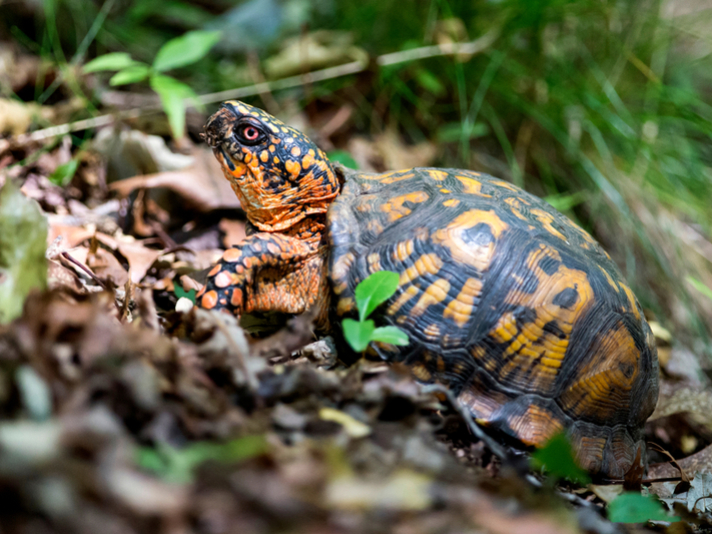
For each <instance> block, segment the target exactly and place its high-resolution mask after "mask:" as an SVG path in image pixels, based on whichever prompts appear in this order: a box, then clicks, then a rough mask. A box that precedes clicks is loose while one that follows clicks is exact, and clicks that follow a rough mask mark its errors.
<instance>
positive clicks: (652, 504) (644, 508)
mask: <svg viewBox="0 0 712 534" xmlns="http://www.w3.org/2000/svg"><path fill="white" fill-rule="evenodd" d="M608 519H609V520H610V521H611V522H613V523H645V522H647V521H669V522H671V523H672V522H675V521H680V518H679V517H674V516H671V515H669V514H668V513H667V512H666V511H665V508H663V505H662V504H661V503H660V501H659V500H657V499H656V498H655V497H654V496H653V495H641V494H640V493H635V492H625V493H621V494H620V495H619V496H618V497H616V498H615V499H614V500H613V501H612V502H611V503H610V504H609V505H608Z"/></svg>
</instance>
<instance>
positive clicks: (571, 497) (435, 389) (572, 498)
mask: <svg viewBox="0 0 712 534" xmlns="http://www.w3.org/2000/svg"><path fill="white" fill-rule="evenodd" d="M422 391H423V392H424V393H441V394H443V395H445V396H446V397H447V400H448V402H449V403H450V404H451V405H452V407H453V408H454V409H455V410H456V411H457V412H458V413H459V414H460V416H461V417H462V418H463V419H464V420H465V423H467V426H468V428H469V429H470V431H471V432H472V433H473V434H474V435H475V437H476V438H477V439H479V440H480V441H482V442H483V443H484V444H485V445H486V446H487V448H489V450H490V451H492V454H494V455H495V456H496V457H497V458H499V459H500V460H501V461H502V463H503V464H505V465H506V464H507V463H510V462H511V457H510V455H509V454H507V451H506V450H505V449H504V447H502V445H500V444H499V443H498V442H497V441H496V440H495V439H493V438H492V437H491V436H490V435H488V434H487V433H486V432H485V431H484V430H482V428H481V427H480V425H478V424H477V422H476V421H475V420H474V419H473V418H472V414H470V412H469V410H468V409H467V408H465V407H464V406H463V405H462V404H460V403H459V402H458V401H457V399H456V398H455V396H454V395H453V393H452V391H450V390H449V389H447V388H446V387H444V386H442V385H440V384H430V385H427V386H423V387H422ZM520 475H521V476H522V478H523V479H524V480H525V481H526V482H527V483H528V484H529V485H531V486H532V487H533V488H536V489H541V488H542V487H543V484H542V483H541V482H540V481H539V480H537V478H536V477H534V475H532V474H531V473H525V474H520ZM556 494H557V495H558V496H559V497H561V498H562V499H564V500H567V501H569V502H570V503H572V504H576V505H579V506H582V507H587V508H592V509H593V510H595V511H596V512H599V509H598V507H597V506H596V505H594V504H593V503H592V502H590V501H587V500H586V499H584V498H582V497H579V496H578V495H576V494H575V493H569V492H566V491H561V490H556Z"/></svg>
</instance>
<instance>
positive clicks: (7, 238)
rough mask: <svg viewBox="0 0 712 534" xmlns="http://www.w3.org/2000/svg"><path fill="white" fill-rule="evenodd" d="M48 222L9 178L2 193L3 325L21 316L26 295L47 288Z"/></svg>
mask: <svg viewBox="0 0 712 534" xmlns="http://www.w3.org/2000/svg"><path fill="white" fill-rule="evenodd" d="M46 249H47V219H46V218H45V216H44V215H43V214H42V210H41V209H40V207H39V205H38V204H37V202H35V201H34V200H31V199H29V198H27V197H26V196H25V195H23V194H22V193H21V192H20V190H19V189H18V188H17V187H16V186H15V185H14V184H13V183H12V181H11V180H10V179H9V178H8V179H6V181H5V185H4V186H3V188H2V189H0V323H7V322H9V321H11V320H12V319H14V318H15V317H18V316H19V315H20V314H21V313H22V306H23V304H24V302H25V297H26V296H27V294H28V293H29V292H30V291H31V290H32V289H35V288H39V289H44V288H45V286H46V285H47V262H46V260H45V250H46Z"/></svg>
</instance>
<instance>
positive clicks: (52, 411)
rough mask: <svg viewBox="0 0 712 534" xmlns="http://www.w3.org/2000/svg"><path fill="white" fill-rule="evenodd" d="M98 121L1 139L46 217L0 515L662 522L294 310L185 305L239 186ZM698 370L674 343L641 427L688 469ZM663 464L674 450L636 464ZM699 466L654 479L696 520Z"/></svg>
mask: <svg viewBox="0 0 712 534" xmlns="http://www.w3.org/2000/svg"><path fill="white" fill-rule="evenodd" d="M107 132H108V131H104V132H103V133H100V135H99V136H98V138H99V141H100V142H97V141H94V142H93V146H91V145H90V146H88V148H86V149H85V151H84V152H83V154H82V156H81V158H80V157H79V156H78V152H77V151H76V150H75V153H74V154H72V152H71V148H72V147H71V145H69V144H67V143H66V142H60V143H58V144H54V145H52V144H48V145H46V146H41V145H38V144H31V143H29V142H27V143H25V144H24V145H12V146H11V147H10V144H11V142H10V141H5V140H0V158H2V157H5V160H3V161H5V163H4V167H3V169H2V170H1V171H0V172H2V176H3V179H4V181H6V182H8V183H9V182H14V183H17V184H18V185H20V186H21V188H22V189H21V190H22V193H24V196H25V197H30V198H32V199H34V201H36V202H37V205H39V207H40V208H41V210H42V212H43V220H45V221H46V224H47V226H48V231H47V235H46V236H43V237H42V247H41V248H42V250H43V254H44V249H45V247H47V252H46V257H47V264H48V269H47V278H48V287H49V289H48V290H47V291H44V292H31V293H30V294H29V296H28V297H27V299H26V301H25V306H24V309H23V311H22V315H21V316H20V317H18V318H17V319H15V321H13V322H11V323H9V324H7V325H4V326H2V327H0V328H1V329H0V410H1V413H2V418H1V419H0V451H2V454H0V487H1V488H2V493H3V496H4V502H5V503H6V504H4V505H0V506H2V507H3V511H2V514H3V527H2V528H3V532H4V531H5V530H7V531H8V532H34V531H36V530H41V531H42V532H47V531H70V532H93V531H98V530H100V529H102V528H105V525H107V524H112V525H114V528H116V529H117V530H118V531H122V532H149V531H150V532H155V531H157V530H158V531H161V532H171V533H172V532H176V533H177V532H201V533H202V532H206V533H213V532H216V533H217V532H265V533H268V532H287V531H289V532H413V533H421V532H438V533H439V532H502V533H505V532H506V533H510V532H515V533H516V532H526V533H527V534H531V533H532V532H542V533H546V532H552V533H554V532H557V533H558V532H596V533H603V532H623V531H625V530H624V527H622V526H621V525H615V524H613V523H610V522H608V520H607V519H606V514H607V513H614V512H615V513H614V516H613V517H612V519H616V517H615V514H616V513H622V514H623V515H622V517H623V519H624V520H625V519H626V518H627V519H628V520H631V518H632V519H635V520H636V521H637V520H640V521H644V520H645V519H657V520H658V521H657V522H656V523H655V525H656V528H658V529H660V528H662V529H665V528H669V529H672V528H674V527H673V526H671V525H675V523H670V521H671V520H672V518H671V517H670V516H667V515H662V511H663V508H661V507H660V504H659V503H658V502H657V501H656V500H655V499H654V497H648V496H642V498H644V500H643V501H632V502H624V500H625V499H621V500H620V501H619V500H618V499H619V493H620V488H621V486H589V487H586V488H577V487H576V486H575V485H571V484H570V483H568V482H565V481H564V480H563V479H564V478H571V473H570V472H569V470H567V469H564V471H563V472H562V473H557V472H556V471H555V470H554V471H552V470H549V469H548V467H547V472H549V475H546V476H545V477H544V478H542V476H541V475H540V474H537V475H536V476H532V475H531V474H527V473H528V472H529V464H528V462H527V461H526V458H523V457H521V456H519V457H517V456H513V455H512V454H511V451H510V450H509V449H508V448H507V447H506V446H502V445H500V446H499V447H497V448H496V449H497V450H499V451H500V452H499V453H498V454H493V453H492V450H494V449H492V447H490V446H488V445H487V444H485V443H483V442H481V441H478V439H477V438H476V437H474V435H473V431H474V430H473V427H472V426H471V424H470V423H471V422H470V423H468V422H467V421H464V420H463V419H462V415H461V414H460V413H459V412H458V410H456V409H455V407H454V406H453V405H452V403H450V402H449V401H448V400H447V398H446V397H444V396H443V394H442V392H438V391H435V390H427V389H423V388H421V387H420V386H418V385H417V384H415V383H414V382H413V380H412V379H411V377H410V375H409V373H408V371H407V369H405V368H402V367H401V366H399V365H393V366H387V365H384V364H383V363H382V362H374V361H368V360H362V361H359V362H356V363H355V364H352V365H346V364H344V363H342V362H340V360H339V359H338V354H337V353H336V351H335V348H334V344H333V342H331V340H330V339H328V338H327V339H323V340H317V339H315V337H314V333H313V329H312V324H311V319H312V318H311V317H310V315H309V314H306V315H304V316H301V317H295V318H292V319H290V320H289V321H287V322H286V326H285V318H283V317H251V318H250V317H247V318H243V320H242V321H241V324H238V323H237V321H236V320H235V319H234V318H232V317H229V316H225V315H220V314H214V313H211V312H207V311H204V310H200V309H196V308H195V307H193V305H192V301H191V299H190V294H191V291H194V290H195V289H198V288H199V287H200V284H201V280H202V279H204V278H203V277H204V273H205V271H206V269H207V268H209V266H210V265H212V264H213V263H214V262H215V261H216V259H217V258H218V257H219V256H220V254H221V253H222V250H223V249H224V248H225V247H226V246H229V245H231V244H234V243H236V242H239V241H240V239H242V237H243V236H244V235H245V221H244V216H243V214H242V212H241V211H240V210H239V204H238V203H237V202H236V200H235V199H234V196H233V195H232V193H231V192H230V191H229V190H226V188H225V186H226V182H225V181H224V179H223V178H222V176H221V175H220V173H219V172H216V170H215V166H214V165H213V163H212V159H211V158H212V156H211V155H210V154H209V152H208V151H205V150H204V149H202V148H199V147H197V146H192V145H191V144H190V142H188V141H184V143H183V144H182V150H183V151H184V152H185V153H183V154H179V153H176V152H174V151H172V150H171V149H170V147H168V145H167V144H166V143H165V141H164V140H163V138H161V137H158V136H147V135H145V134H141V133H138V132H133V131H128V132H123V133H121V135H119V136H116V135H115V134H114V133H112V134H111V135H109V134H108V133H107ZM102 136H103V137H102ZM2 142H5V144H4V145H3V144H2ZM361 142H362V144H367V143H368V141H367V140H365V139H364V140H362V141H361ZM394 142H395V141H394ZM101 143H104V145H102V144H101ZM112 143H113V144H112ZM3 146H5V147H6V148H3ZM377 146H378V143H375V144H372V145H371V146H370V147H367V150H366V152H368V153H371V154H377ZM106 147H111V148H110V149H107V148H106ZM3 150H4V152H3ZM396 152H398V151H397V150H395V151H394V150H392V151H390V152H389V153H396ZM3 154H5V156H3ZM187 154H188V155H187ZM174 155H175V157H174ZM404 157H405V158H408V157H410V155H408V154H404ZM423 157H427V158H428V159H430V158H432V153H430V152H428V154H426V155H425V156H423ZM8 158H10V159H8ZM73 158H74V159H73ZM376 159H377V158H376ZM68 161H78V162H79V163H78V164H77V166H76V169H75V172H74V173H73V175H72V176H71V178H70V179H69V183H68V184H67V185H66V186H65V187H58V186H57V185H55V184H53V183H52V182H51V181H50V180H49V177H50V176H51V175H52V173H53V172H54V171H55V169H56V168H57V167H58V166H61V165H65V164H66V163H67V162H68ZM382 165H384V163H383V161H376V166H377V167H380V166H382ZM207 191H210V192H211V193H210V194H206V192H207ZM18 194H19V193H18ZM117 197H118V198H117ZM38 211H39V210H38ZM201 271H202V273H201ZM243 328H246V330H243ZM248 332H249V333H248ZM668 342H669V340H668ZM672 351H673V354H677V353H679V352H680V349H679V348H677V347H674V346H673V349H672ZM676 351H677V352H676ZM671 361H675V359H674V358H672V359H671ZM700 374H701V373H698V375H700ZM695 378H696V379H695V381H692V380H691V377H690V376H689V375H685V374H682V375H679V374H677V375H676V373H675V372H674V369H673V367H672V364H670V373H669V376H668V377H667V380H668V381H669V384H671V386H670V388H671V391H672V392H673V393H671V394H670V395H669V398H670V399H671V401H670V402H671V404H668V405H667V407H666V405H665V404H662V405H661V407H659V410H658V412H656V413H659V414H663V416H662V417H661V418H659V419H656V420H655V421H651V423H649V428H648V432H649V436H650V437H651V439H653V440H655V441H656V442H658V444H659V445H660V446H661V447H663V448H666V447H667V448H668V450H672V451H674V452H675V454H676V457H678V458H680V457H681V456H680V454H682V453H683V452H684V451H683V449H684V447H683V446H682V444H681V441H680V440H679V439H677V436H678V434H680V435H681V436H683V437H685V436H686V437H687V438H690V439H695V440H696V441H695V444H694V445H695V446H694V447H693V448H692V449H690V448H689V443H688V449H687V453H688V454H690V453H691V454H690V455H689V458H687V459H684V460H680V461H679V462H678V464H679V465H680V466H681V467H682V468H683V469H685V470H686V471H690V474H691V475H694V473H695V472H697V471H699V472H708V470H709V467H708V466H709V460H708V455H709V453H708V450H707V448H706V446H708V445H709V443H710V442H712V436H710V435H708V434H707V433H706V426H707V424H706V423H707V421H706V419H705V418H704V415H705V414H704V413H702V415H701V416H700V417H698V418H697V419H696V418H695V417H688V416H687V415H686V419H684V421H685V425H684V428H683V429H682V433H680V432H679V427H677V426H675V425H676V424H677V423H672V422H671V421H670V419H671V418H675V417H677V414H678V413H679V412H683V411H684V412H685V413H686V414H688V415H689V414H690V411H692V412H694V411H695V410H694V409H693V408H694V406H699V407H702V408H701V409H700V410H698V411H700V412H705V409H704V406H706V403H707V402H708V401H707V399H706V397H705V394H704V393H699V397H695V395H697V392H699V391H705V390H706V389H705V388H706V387H707V384H706V382H704V379H705V377H704V375H703V374H702V375H701V378H700V377H699V376H697V375H696V377H695ZM680 388H683V390H684V391H687V390H685V389H684V388H689V392H688V393H687V396H685V394H684V393H680V392H679V391H681V389H680ZM675 391H677V393H675ZM663 398H664V399H668V396H665V395H664V396H663ZM691 403H692V404H691ZM695 403H696V404H695ZM691 407H692V408H691ZM683 408H684V410H683ZM472 424H474V423H472ZM475 434H477V433H475ZM688 441H689V439H688ZM487 443H489V444H491V442H487ZM562 450H563V449H562ZM502 451H503V452H502ZM549 453H550V456H551V453H552V451H549ZM561 454H564V453H557V452H556V450H553V456H554V457H558V456H560V455H561ZM566 454H568V453H566ZM564 455H565V454H564ZM654 459H655V458H654ZM656 459H657V461H667V458H666V457H664V456H661V457H659V458H656ZM693 461H694V462H695V463H692V462H693ZM543 463H544V464H546V461H543ZM670 469H672V472H671V471H670ZM552 475H553V476H552ZM554 476H556V477H559V476H561V477H563V478H562V480H561V481H560V482H559V483H558V485H557V489H556V491H554V485H555V483H554ZM663 476H664V477H668V478H669V477H679V471H678V470H677V469H676V468H674V467H671V468H669V466H668V464H666V463H662V464H660V466H653V467H652V468H651V470H650V472H649V474H648V477H649V478H654V477H663ZM704 476H706V475H697V476H695V477H691V478H692V480H691V481H690V482H689V484H688V486H687V487H685V486H679V483H677V482H660V483H655V484H653V486H652V487H651V492H652V493H655V494H656V495H658V496H660V498H661V500H662V502H663V503H666V506H667V507H668V509H669V510H674V512H675V513H676V514H678V515H680V516H681V517H683V518H684V519H685V521H687V524H688V525H694V528H703V527H704V528H706V527H707V526H709V524H710V520H709V518H708V517H707V509H708V506H709V505H710V502H712V501H708V500H707V499H706V496H707V493H708V489H709V481H708V480H707V478H704ZM623 495H628V494H623ZM637 495H638V496H641V495H640V494H637ZM562 497H563V498H562ZM693 501H694V502H693ZM616 502H617V503H618V504H616V505H615V506H617V507H618V511H616V509H615V508H614V509H613V511H611V508H610V506H611V505H610V504H608V505H607V504H606V503H616ZM695 503H696V504H695ZM572 504H573V506H572ZM607 506H608V511H607ZM681 507H682V512H681V511H680V510H681ZM641 509H642V512H641V511H640V510H641ZM620 510H623V511H622V512H620ZM683 512H684V513H683ZM635 514H639V515H638V516H636V515H635ZM646 514H647V517H643V516H646ZM636 528H637V530H636V532H642V531H644V529H643V527H642V526H638V527H636ZM691 528H692V527H691ZM671 531H672V530H671Z"/></svg>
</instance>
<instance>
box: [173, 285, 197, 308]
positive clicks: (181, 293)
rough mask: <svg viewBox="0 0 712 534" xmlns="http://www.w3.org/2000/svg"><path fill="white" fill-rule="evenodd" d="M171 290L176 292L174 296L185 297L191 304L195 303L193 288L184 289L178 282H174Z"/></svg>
mask: <svg viewBox="0 0 712 534" xmlns="http://www.w3.org/2000/svg"><path fill="white" fill-rule="evenodd" d="M173 292H174V293H175V294H176V297H178V298H179V299H180V298H186V299H189V300H190V301H191V302H192V303H193V304H195V289H191V290H190V291H186V290H185V289H183V287H182V286H181V285H180V284H175V285H174V286H173Z"/></svg>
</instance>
